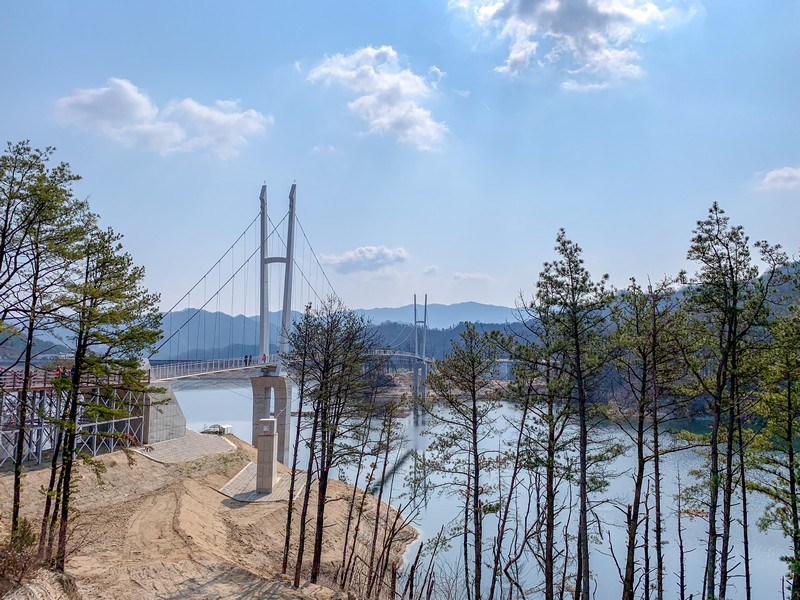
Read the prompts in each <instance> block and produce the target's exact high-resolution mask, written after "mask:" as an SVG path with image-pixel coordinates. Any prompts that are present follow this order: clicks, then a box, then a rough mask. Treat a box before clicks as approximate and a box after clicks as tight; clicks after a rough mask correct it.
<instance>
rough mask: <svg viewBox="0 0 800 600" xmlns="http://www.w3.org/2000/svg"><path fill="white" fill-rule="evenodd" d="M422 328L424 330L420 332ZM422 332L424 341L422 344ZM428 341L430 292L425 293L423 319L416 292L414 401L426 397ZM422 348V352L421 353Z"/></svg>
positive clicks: (413, 370) (413, 372) (413, 369)
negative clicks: (419, 311)
mask: <svg viewBox="0 0 800 600" xmlns="http://www.w3.org/2000/svg"><path fill="white" fill-rule="evenodd" d="M420 329H421V330H422V331H421V332H420ZM420 334H421V336H422V343H421V344H420ZM427 343H428V294H425V304H424V309H423V312H422V319H420V318H419V316H418V314H417V295H416V294H414V355H415V356H416V357H417V359H419V360H416V361H414V366H413V367H412V374H413V380H412V381H413V390H414V402H415V403H416V401H417V399H421V400H424V399H425V391H426V388H425V380H426V379H427V377H428V363H427V362H425V358H426V356H425V354H426V350H427ZM420 350H421V351H422V353H421V354H420Z"/></svg>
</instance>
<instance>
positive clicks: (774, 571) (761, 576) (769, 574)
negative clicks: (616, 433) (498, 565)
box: [175, 381, 790, 600]
mask: <svg viewBox="0 0 800 600" xmlns="http://www.w3.org/2000/svg"><path fill="white" fill-rule="evenodd" d="M175 393H176V396H177V398H178V401H179V402H180V404H181V407H182V409H183V412H184V414H185V415H186V421H187V426H188V427H189V428H190V429H194V430H197V431H200V430H202V429H203V427H205V426H207V425H211V424H213V423H225V424H229V425H231V426H232V427H233V432H234V433H235V434H236V435H237V436H239V437H240V438H242V439H244V440H247V441H250V435H251V419H252V396H251V391H250V385H249V382H243V381H203V382H186V383H181V384H180V385H179V387H176V388H175ZM498 412H499V413H500V414H498V423H502V421H501V419H502V418H504V417H508V416H511V415H512V413H513V409H512V408H510V407H508V406H504V407H502V408H501V409H500V410H499V411H498ZM403 426H404V428H405V431H406V437H407V440H408V445H407V448H409V449H414V450H417V451H420V452H421V451H423V450H424V449H425V447H426V446H427V443H428V440H427V439H426V436H425V435H424V429H425V423H423V422H419V421H417V422H415V420H414V418H413V417H407V418H406V419H404V420H403ZM609 431H613V429H609ZM492 443H496V444H497V445H498V446H500V445H501V443H502V442H501V440H499V439H495V440H493V441H492ZM700 464H701V459H700V457H699V456H698V455H696V454H695V453H693V452H691V451H684V452H680V453H674V454H670V455H667V456H665V457H664V458H663V459H662V473H663V474H664V481H663V484H662V488H663V494H664V496H663V504H664V507H665V508H664V509H663V510H664V520H665V526H666V529H667V531H666V538H665V539H666V541H667V545H666V547H665V549H664V556H665V560H666V576H665V577H666V583H667V589H666V595H667V597H673V598H674V597H677V585H678V580H677V572H678V566H679V565H678V540H677V532H676V528H677V521H676V518H675V510H674V496H675V494H676V493H677V478H676V476H675V475H676V474H677V473H680V474H681V477H682V480H683V485H684V486H686V485H687V484H690V483H691V482H692V480H691V478H690V476H689V471H690V470H691V469H694V468H698V467H700ZM412 466H413V465H412V464H411V461H410V460H409V461H407V463H406V464H404V465H403V468H402V469H400V470H399V471H398V474H397V476H396V477H395V478H394V479H393V484H392V491H391V493H392V497H393V503H394V504H397V503H398V500H399V498H400V496H402V495H403V494H404V493H405V492H406V488H405V482H404V475H405V473H406V471H407V470H408V469H409V468H412ZM633 466H634V458H633V453H632V452H630V451H629V452H627V453H626V454H624V455H622V456H620V457H619V458H618V459H617V460H616V461H615V462H614V463H613V465H612V467H613V470H614V471H616V472H618V473H621V475H620V476H619V477H617V478H616V479H614V480H613V481H612V482H611V486H610V488H609V490H608V492H607V494H606V496H607V497H613V498H615V499H617V500H618V501H619V502H621V503H623V506H624V504H625V503H626V502H627V500H628V498H629V496H630V489H631V487H632V484H631V478H630V476H629V475H628V473H630V472H631V470H632V469H633ZM353 474H354V472H349V473H348V472H344V473H338V474H337V475H338V476H339V477H340V478H341V479H345V480H350V481H352V477H353ZM385 493H388V492H385ZM748 500H749V511H750V522H751V529H750V556H751V573H752V578H753V598H755V599H758V600H761V599H765V600H769V599H771V598H776V599H779V598H781V597H782V594H781V577H782V576H783V575H784V573H785V571H786V569H785V565H784V563H783V562H781V561H780V559H779V557H780V556H781V555H782V554H786V553H788V552H789V550H790V548H789V544H788V542H787V540H786V539H785V538H783V536H782V535H781V534H780V532H777V531H768V532H762V531H760V530H758V529H757V528H756V527H755V526H754V524H755V523H756V521H757V519H758V518H759V517H760V516H761V515H762V514H763V511H764V507H765V504H766V503H765V501H764V499H763V498H762V497H761V496H757V495H755V494H750V495H748ZM458 504H460V501H456V500H454V498H452V497H447V496H439V495H436V494H428V495H427V501H426V503H425V504H424V506H423V510H422V512H421V513H420V515H419V517H418V518H417V519H416V521H415V524H416V526H417V528H418V529H419V530H420V532H421V533H422V538H423V539H426V538H429V537H431V536H433V535H435V534H436V533H437V532H438V531H439V529H440V527H441V526H442V524H445V523H449V522H450V521H451V520H453V519H454V518H456V517H457V516H458V506H457V505H458ZM597 512H598V513H599V515H600V516H601V518H602V519H603V520H604V521H605V522H606V523H608V524H609V527H608V530H609V531H608V532H605V533H606V536H605V537H604V539H603V541H601V542H599V543H595V544H594V545H593V547H592V551H591V569H592V572H593V577H594V582H595V584H596V586H597V590H596V594H595V597H596V598H597V599H598V600H605V599H606V598H608V599H613V598H618V597H619V596H620V583H619V577H618V574H617V573H618V571H617V567H616V565H615V562H614V559H613V557H612V556H611V552H610V551H609V544H610V542H611V543H613V545H614V550H615V553H616V555H617V557H618V558H619V559H620V560H622V558H623V556H624V536H623V530H622V525H623V524H624V521H625V517H624V514H623V513H622V512H621V510H620V509H618V508H616V507H614V506H613V505H611V504H606V505H604V506H602V507H600V508H599V509H598V511H597ZM683 525H684V534H683V538H684V546H685V549H686V550H687V552H688V554H687V560H686V562H687V565H686V568H687V583H688V586H689V589H688V592H689V593H692V592H694V594H695V597H698V596H699V591H700V587H701V585H702V575H703V564H704V556H705V550H704V548H705V546H704V542H703V540H704V538H705V531H706V527H707V526H706V523H705V522H704V521H702V520H700V519H695V520H690V519H688V518H684V520H683ZM494 529H495V523H494V522H493V521H492V520H491V519H490V520H488V521H487V522H486V524H485V525H484V532H485V535H486V536H491V534H492V532H493V531H494ZM609 536H610V540H609ZM733 543H734V554H735V555H736V557H738V556H739V555H740V554H741V552H742V544H741V532H740V531H739V530H738V529H736V530H735V531H734V540H733ZM457 545H458V542H456V546H457ZM412 551H415V549H413V548H412ZM444 556H445V557H446V559H447V560H448V561H449V562H451V563H453V564H455V563H456V562H458V560H459V551H458V547H456V548H453V549H451V550H450V551H449V552H447V553H445V555H444ZM734 562H738V560H737V559H734ZM529 571H530V573H529V575H528V577H529V578H530V581H529V584H533V583H535V582H536V581H537V573H536V568H535V566H533V565H531V568H530V569H529ZM736 574H737V575H740V577H734V578H733V580H732V582H733V583H732V585H733V587H732V589H731V593H730V597H731V598H740V597H741V598H743V597H744V576H743V571H742V570H741V568H740V569H739V570H737V571H736Z"/></svg>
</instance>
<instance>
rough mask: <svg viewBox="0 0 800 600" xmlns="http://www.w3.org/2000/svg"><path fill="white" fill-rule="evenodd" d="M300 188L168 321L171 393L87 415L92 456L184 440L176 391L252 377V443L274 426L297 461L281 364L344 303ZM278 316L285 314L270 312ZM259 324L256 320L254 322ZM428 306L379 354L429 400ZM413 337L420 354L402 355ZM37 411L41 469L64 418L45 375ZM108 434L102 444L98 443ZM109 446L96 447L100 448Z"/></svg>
mask: <svg viewBox="0 0 800 600" xmlns="http://www.w3.org/2000/svg"><path fill="white" fill-rule="evenodd" d="M296 193H297V186H296V184H292V186H291V190H290V192H289V197H288V200H289V202H288V209H287V210H286V212H285V213H284V212H282V211H279V215H280V216H279V218H273V216H272V213H271V212H270V211H269V210H268V209H269V205H268V198H267V187H266V185H263V186H262V187H261V192H260V194H259V201H260V210H259V212H258V214H256V215H255V216H254V218H253V219H252V220H251V221H250V223H249V224H248V225H247V226H246V227H245V229H244V231H242V233H241V234H240V235H239V236H238V237H237V238H236V240H235V241H234V242H233V243H232V244H231V245H230V246H229V247H228V248H227V250H225V252H224V253H223V254H222V256H221V257H220V258H219V259H218V260H217V261H216V263H214V265H212V266H211V267H210V268H209V269H208V270H207V271H206V272H205V274H204V275H203V276H202V277H200V278H199V279H198V280H197V282H196V283H195V284H194V285H193V286H192V287H191V288H190V289H189V290H188V291H187V292H186V293H185V294H184V295H183V296H182V297H181V298H180V299H179V300H178V301H177V302H175V303H174V304H173V306H172V307H170V309H169V310H167V311H166V312H165V313H164V315H163V328H164V333H163V337H162V340H161V342H160V343H159V345H158V346H157V348H156V350H155V351H154V352H153V354H152V355H151V356H150V357H149V379H150V382H151V383H152V384H155V385H156V386H158V387H159V388H162V389H163V390H164V391H163V393H160V394H148V395H146V396H147V397H146V398H140V397H135V398H134V397H131V396H130V394H126V392H125V391H124V390H122V389H120V390H119V398H117V401H121V402H122V403H123V404H125V403H127V405H128V407H129V409H130V416H129V417H126V418H120V419H115V420H112V421H110V422H105V421H104V422H97V421H96V420H95V421H93V420H92V417H91V416H90V414H91V411H86V414H82V415H79V422H80V427H81V430H82V433H81V441H80V442H79V445H80V446H81V447H82V448H83V449H85V450H87V451H88V452H89V453H91V454H93V455H94V454H96V453H98V452H102V451H111V450H114V449H116V448H118V447H120V445H124V444H125V443H126V440H128V441H130V442H131V443H139V444H152V443H155V442H160V441H164V440H168V439H172V438H175V437H180V436H182V435H183V434H184V432H185V425H186V421H185V419H184V417H183V413H182V411H181V409H180V406H179V405H178V402H177V399H176V398H175V395H174V393H173V392H172V390H171V385H172V382H174V381H178V380H182V379H190V378H191V379H200V378H208V377H236V378H243V377H247V378H249V379H250V382H251V386H252V390H253V433H252V442H253V444H254V445H256V444H257V442H258V440H259V436H260V435H261V434H262V433H263V428H262V426H263V423H262V420H263V419H265V418H267V419H271V420H272V422H271V424H270V426H271V427H273V432H274V434H275V437H276V442H277V445H276V453H277V454H276V455H277V459H278V460H279V461H280V462H283V463H286V462H287V460H288V456H289V438H290V436H289V428H290V421H291V399H292V382H291V380H290V378H289V376H288V374H287V371H286V368H285V365H284V364H283V358H282V357H284V356H286V354H287V352H288V350H289V332H290V330H291V327H292V319H293V316H296V315H300V314H302V313H303V311H305V310H307V309H308V308H310V309H311V310H313V309H314V308H316V307H319V306H320V305H321V304H322V303H324V302H327V301H334V302H335V301H337V300H338V298H339V297H338V295H337V294H336V292H335V290H334V289H333V286H332V284H331V281H330V279H329V278H328V276H327V274H326V273H325V270H324V268H323V263H322V261H321V260H320V257H319V255H318V254H317V252H316V251H315V250H314V248H313V246H312V245H311V242H310V241H309V238H308V235H307V234H306V230H305V229H304V227H303V225H302V223H301V221H300V220H299V219H298V216H297V211H296ZM270 307H277V310H276V311H275V312H272V313H271V312H270ZM256 315H257V317H256ZM426 334H427V297H426V299H425V304H424V308H423V310H422V313H421V314H418V311H417V301H416V296H415V297H414V323H413V326H411V327H407V328H405V332H404V333H403V334H402V335H401V336H398V339H396V340H391V341H390V342H389V344H388V346H387V347H386V348H385V349H381V350H378V351H376V354H379V355H383V356H389V357H390V358H391V359H393V360H398V361H402V362H403V363H404V364H405V365H407V366H409V367H410V368H411V370H412V371H413V392H414V394H415V395H420V396H424V394H425V376H426V373H427V369H428V365H429V364H430V362H431V361H430V360H429V359H427V358H426ZM412 335H413V341H414V351H413V352H410V351H404V352H398V351H396V350H395V349H394V348H396V347H397V345H398V344H400V343H401V342H404V343H408V340H409V338H410V337H411V336H412ZM35 377H36V378H37V381H36V382H35V383H36V386H34V388H32V389H33V391H34V394H35V395H36V398H35V401H34V404H35V406H36V407H37V411H35V412H36V414H35V415H32V417H31V419H32V421H31V422H30V423H29V428H28V430H29V431H28V435H29V436H30V442H29V443H26V450H25V453H24V456H25V460H28V461H35V462H37V463H38V462H41V460H42V456H43V452H45V451H46V450H47V448H48V446H49V445H51V444H52V441H53V439H54V437H55V435H56V429H55V427H54V425H53V424H52V423H53V421H54V420H55V419H48V418H47V414H49V413H51V412H52V413H53V415H57V414H60V413H59V412H58V411H59V407H60V406H61V402H62V399H61V397H60V394H61V392H60V391H59V386H58V384H57V382H56V380H55V378H54V377H52V376H51V377H50V379H49V380H48V373H46V372H45V373H41V372H37V373H36V374H35ZM18 379H19V377H18V374H17V373H16V372H11V371H6V372H5V373H3V374H2V377H0V387H1V388H2V392H3V400H2V403H0V465H2V464H3V463H4V462H6V461H7V460H13V458H12V452H11V451H12V449H13V448H14V447H15V445H16V440H17V435H18V431H19V426H18V424H17V423H16V422H15V420H14V415H15V414H16V413H17V411H16V409H15V406H16V404H15V402H17V403H18V398H16V400H15V394H18V393H19V391H20V389H21V379H20V380H19V381H18ZM108 384H109V382H87V385H86V389H85V390H82V391H81V393H83V394H84V396H85V397H86V398H87V401H86V402H85V403H84V404H85V405H87V406H88V405H90V404H91V403H92V402H103V401H107V400H103V399H102V398H101V396H102V394H101V393H100V390H101V387H106V388H107V387H108ZM98 434H101V435H98ZM99 438H102V439H103V440H105V441H104V442H103V443H102V444H101V447H100V448H99V449H98V448H97V439H99Z"/></svg>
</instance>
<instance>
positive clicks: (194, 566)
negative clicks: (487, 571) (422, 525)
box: [0, 438, 413, 600]
mask: <svg viewBox="0 0 800 600" xmlns="http://www.w3.org/2000/svg"><path fill="white" fill-rule="evenodd" d="M230 439H231V440H232V441H234V443H236V444H237V447H238V449H237V451H236V452H233V453H229V454H221V455H214V456H209V457H205V458H202V459H199V460H196V461H193V462H190V463H182V464H178V465H165V464H160V463H156V462H154V461H151V460H149V459H147V458H144V457H137V458H136V462H135V464H133V465H128V463H127V460H126V458H125V456H124V455H123V454H122V453H120V452H117V453H113V454H109V455H106V456H103V457H101V461H102V462H103V464H104V465H106V467H107V471H106V473H105V474H103V476H102V481H100V480H97V479H96V478H95V476H94V475H93V474H92V473H91V472H90V471H89V470H88V469H87V468H86V467H82V468H81V471H80V481H79V485H78V492H77V495H76V502H75V504H76V506H77V508H78V510H79V517H78V519H77V521H76V527H75V533H74V534H73V536H72V539H71V542H72V554H71V555H70V557H69V559H68V563H67V571H68V572H69V573H70V574H71V575H73V576H74V578H75V582H76V584H77V588H78V592H79V593H80V594H81V596H82V597H83V598H87V599H88V598H115V599H147V598H159V599H175V600H177V599H184V598H185V599H192V598H220V599H221V598H238V599H250V598H252V599H255V598H333V597H334V594H333V593H332V592H331V591H330V590H324V589H321V588H317V587H313V588H311V587H309V588H308V589H306V590H304V591H302V592H297V591H295V590H292V589H291V588H290V587H289V586H287V585H285V584H284V583H282V582H281V581H279V580H276V574H277V573H279V571H280V561H281V557H282V550H283V538H284V532H285V519H286V507H287V503H286V502H266V503H251V504H245V503H241V502H237V501H235V500H232V499H230V498H228V497H226V496H224V495H223V494H221V493H220V492H218V491H217V489H218V488H220V487H222V485H224V484H225V483H226V482H227V481H228V480H229V479H230V478H232V477H233V476H234V475H235V474H236V473H237V472H238V471H239V470H240V469H241V468H242V467H243V466H244V465H246V464H247V462H248V461H251V460H253V459H254V457H255V451H254V449H253V448H252V447H251V446H249V445H248V444H245V443H243V442H241V441H240V440H238V439H236V438H230ZM46 477H47V471H46V470H44V469H42V470H38V471H30V472H28V474H27V476H26V480H25V490H24V500H25V514H26V516H28V517H29V518H31V519H32V520H33V521H34V522H36V521H37V520H38V515H39V514H40V511H41V495H40V494H39V493H38V490H39V489H40V486H41V485H42V484H43V483H44V482H45V481H46ZM10 486H11V477H10V476H9V475H8V474H3V475H2V476H1V477H0V498H2V511H3V514H7V512H8V506H7V504H8V502H9V499H10V498H11V493H10V492H11V487H10ZM351 489H352V488H349V487H348V486H345V485H344V484H341V483H339V482H335V483H334V485H332V486H331V490H330V493H329V496H328V498H329V500H328V505H327V507H326V513H327V514H328V516H329V518H328V522H327V524H326V539H327V540H328V542H327V543H326V547H325V549H324V556H323V572H324V573H326V574H327V576H328V577H331V576H332V575H333V573H332V571H333V569H334V568H335V567H334V565H335V564H336V562H337V561H338V559H339V557H340V553H341V545H340V544H341V542H342V540H343V539H344V524H345V521H346V514H347V502H346V501H345V500H344V498H349V491H350V490H351ZM372 502H373V504H372V506H371V510H372V511H373V514H374V501H372ZM367 533H368V531H366V530H365V531H363V532H362V534H361V535H366V534H367ZM309 535H313V532H312V533H310V534H309ZM412 535H413V532H411V530H409V532H408V536H406V540H405V541H408V538H410V537H411V536H412ZM398 550H401V548H399V549H398ZM309 559H310V555H309ZM337 596H338V595H337ZM341 597H344V598H346V597H347V596H346V595H341Z"/></svg>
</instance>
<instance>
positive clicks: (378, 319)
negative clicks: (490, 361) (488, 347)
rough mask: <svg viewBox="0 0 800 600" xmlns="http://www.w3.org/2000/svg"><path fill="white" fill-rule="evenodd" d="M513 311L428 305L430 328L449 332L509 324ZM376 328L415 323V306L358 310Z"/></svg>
mask: <svg viewBox="0 0 800 600" xmlns="http://www.w3.org/2000/svg"><path fill="white" fill-rule="evenodd" d="M515 310H516V309H514V308H510V307H508V306H497V305H494V304H481V303H480V302H457V303H456V304H428V327H429V328H433V329H447V328H449V327H454V326H456V325H458V324H459V323H463V322H464V321H469V322H479V323H507V322H512V321H515V320H516V317H515ZM424 311H425V308H424V306H423V305H422V304H418V305H417V319H418V320H420V321H421V320H422V319H423V315H424ZM356 312H357V313H358V314H361V315H364V316H365V317H367V318H368V319H369V320H370V321H372V323H373V325H380V324H381V323H385V322H387V321H391V322H394V323H411V324H413V323H414V305H413V304H407V305H405V306H398V307H396V308H358V309H356Z"/></svg>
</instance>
